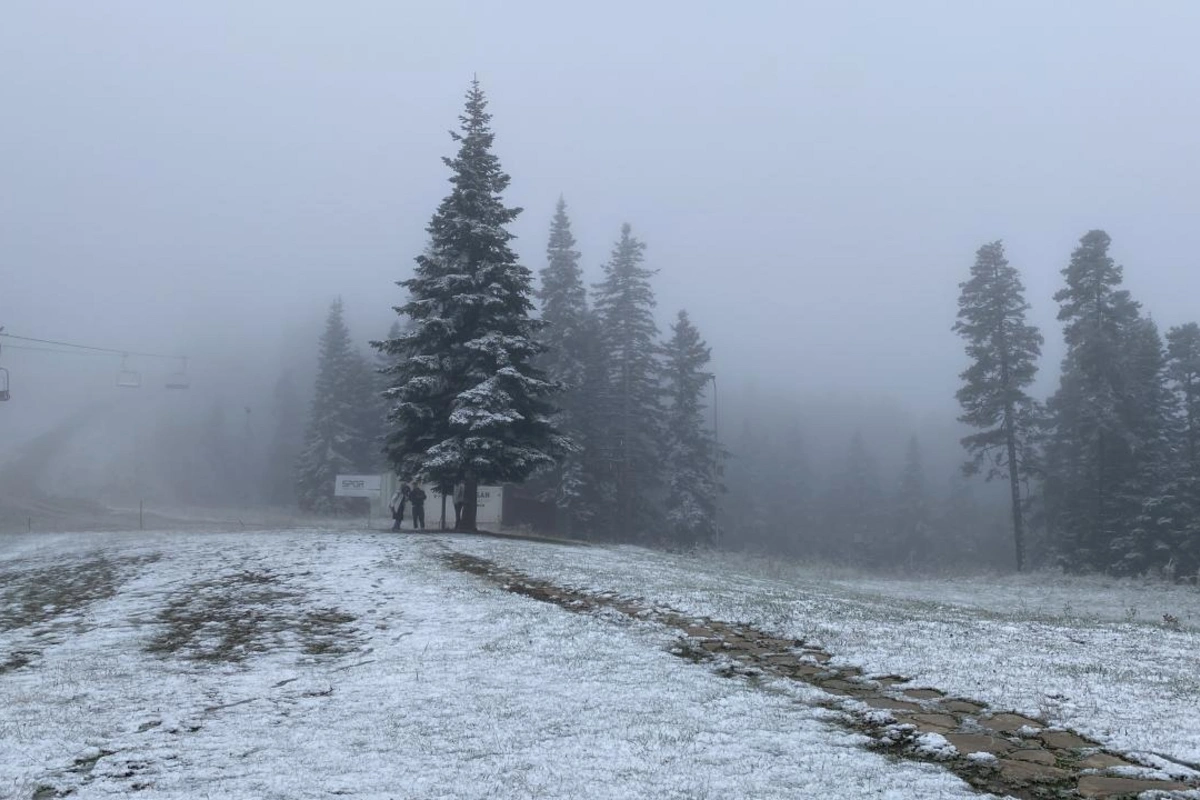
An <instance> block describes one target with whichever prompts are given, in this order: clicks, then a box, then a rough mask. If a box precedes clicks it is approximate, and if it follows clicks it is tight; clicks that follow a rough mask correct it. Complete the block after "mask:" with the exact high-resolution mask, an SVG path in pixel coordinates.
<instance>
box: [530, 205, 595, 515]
mask: <svg viewBox="0 0 1200 800" xmlns="http://www.w3.org/2000/svg"><path fill="white" fill-rule="evenodd" d="M579 255H580V254H579V251H578V250H576V249H575V237H574V236H573V235H572V233H571V220H570V218H569V217H568V216H567V204H566V201H564V200H563V199H562V198H561V197H560V198H559V199H558V205H557V207H556V208H555V213H554V219H553V220H552V221H551V224H550V238H549V241H548V243H547V246H546V266H545V267H544V268H543V269H542V271H541V279H542V287H541V291H540V292H539V293H538V296H539V298H540V300H541V303H542V309H541V310H542V317H541V318H542V323H543V324H544V325H545V327H544V328H543V330H542V331H541V336H540V339H541V341H542V343H543V346H544V348H545V351H544V352H543V354H542V356H541V358H540V359H539V364H540V366H541V367H542V368H543V369H544V370H545V371H546V376H547V378H548V379H550V380H551V381H554V382H556V383H557V384H558V385H560V386H561V387H562V389H563V393H562V396H561V397H560V400H559V406H560V411H559V413H558V414H557V415H556V416H555V419H554V422H555V424H556V425H557V426H558V428H559V429H560V430H561V431H562V432H563V433H565V434H566V435H568V436H569V437H570V438H571V440H572V441H573V442H575V444H576V449H575V450H573V451H571V452H569V453H567V454H566V456H565V457H564V458H563V459H562V460H561V461H560V463H558V464H557V465H556V466H555V468H554V469H553V470H551V472H550V475H549V478H550V481H551V487H552V488H551V490H550V492H549V494H550V495H551V496H552V497H553V498H554V503H555V505H556V506H557V507H558V508H559V510H560V512H561V514H562V517H563V519H564V521H565V527H566V532H567V533H568V535H576V534H578V533H580V532H582V531H585V530H587V529H588V528H589V527H590V526H591V524H592V521H593V520H594V519H595V518H596V516H597V514H598V512H599V505H600V498H599V495H598V491H599V483H600V482H601V481H602V475H601V473H600V472H599V470H598V466H599V464H598V461H597V459H596V458H595V445H596V440H597V438H598V431H597V430H596V422H597V420H596V414H595V409H596V398H597V397H598V396H601V395H602V394H603V385H602V383H601V381H602V378H603V367H602V365H596V364H595V363H594V361H595V359H596V358H597V357H598V355H599V353H598V348H597V347H596V344H597V342H596V337H597V334H598V331H597V326H596V324H595V321H594V319H593V316H592V314H591V311H590V310H589V309H588V302H587V289H586V288H585V286H584V283H583V270H582V269H580V267H579Z"/></svg>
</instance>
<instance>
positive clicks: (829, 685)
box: [820, 678, 868, 694]
mask: <svg viewBox="0 0 1200 800" xmlns="http://www.w3.org/2000/svg"><path fill="white" fill-rule="evenodd" d="M820 686H821V688H822V689H836V690H837V691H839V692H846V693H847V694H854V693H861V692H864V691H868V689H867V687H865V686H863V685H862V684H860V683H851V682H850V681H843V680H839V679H838V678H833V679H831V680H827V681H821V684H820Z"/></svg>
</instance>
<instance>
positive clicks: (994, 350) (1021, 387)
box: [954, 241, 1042, 571]
mask: <svg viewBox="0 0 1200 800" xmlns="http://www.w3.org/2000/svg"><path fill="white" fill-rule="evenodd" d="M959 286H960V288H961V290H962V293H961V294H960V295H959V299H958V321H957V322H956V323H955V325H954V331H955V332H956V333H958V334H959V335H960V336H962V337H963V339H965V340H966V350H967V356H968V357H969V358H970V359H971V365H970V366H969V367H967V369H966V370H965V371H964V372H963V373H962V374H961V376H960V377H961V378H962V379H963V386H962V388H961V389H959V390H958V395H957V397H958V402H959V403H960V404H961V405H962V409H963V413H962V416H960V417H959V421H960V422H964V423H966V424H967V425H970V426H971V427H973V428H978V429H980V430H979V432H978V433H973V434H971V435H970V436H967V437H965V438H963V440H962V444H963V447H965V448H966V449H967V451H968V452H969V453H970V454H971V456H972V458H971V461H969V462H968V463H967V465H966V468H967V472H968V473H969V474H972V473H977V472H980V471H983V470H985V466H986V471H985V475H986V477H987V479H988V480H991V479H992V478H1004V479H1007V480H1008V486H1009V497H1010V507H1011V513H1012V528H1013V544H1014V549H1015V552H1016V563H1017V571H1020V570H1022V569H1024V567H1025V524H1024V514H1023V509H1022V498H1021V485H1022V483H1023V482H1025V481H1027V480H1028V478H1029V476H1030V474H1031V472H1032V466H1033V464H1032V462H1033V458H1032V453H1031V450H1032V449H1033V442H1034V439H1035V438H1036V432H1037V419H1036V418H1037V415H1036V413H1035V404H1034V401H1033V399H1032V398H1031V397H1030V396H1029V393H1028V391H1027V389H1028V388H1029V386H1030V384H1032V383H1033V379H1034V376H1035V375H1036V374H1037V360H1038V357H1039V356H1040V355H1041V352H1042V350H1041V347H1042V335H1041V334H1040V333H1039V332H1038V330H1037V328H1036V327H1034V326H1033V325H1030V324H1029V323H1027V322H1026V321H1025V312H1026V311H1028V310H1029V304H1028V303H1027V302H1025V287H1024V286H1023V285H1022V284H1021V276H1020V274H1018V272H1017V270H1016V269H1014V268H1013V267H1012V266H1010V265H1009V263H1008V259H1006V258H1005V257H1004V245H1003V243H1001V242H1000V241H995V242H990V243H989V244H985V245H984V246H983V247H980V248H979V250H978V252H977V253H976V254H975V264H974V265H973V266H972V267H971V277H970V279H969V280H967V281H966V282H964V283H962V284H960V285H959Z"/></svg>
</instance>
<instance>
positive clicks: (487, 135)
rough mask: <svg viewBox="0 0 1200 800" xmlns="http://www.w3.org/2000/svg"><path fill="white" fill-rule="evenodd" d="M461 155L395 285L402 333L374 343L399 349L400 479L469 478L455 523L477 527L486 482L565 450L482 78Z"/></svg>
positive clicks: (395, 437)
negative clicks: (418, 250) (410, 264)
mask: <svg viewBox="0 0 1200 800" xmlns="http://www.w3.org/2000/svg"><path fill="white" fill-rule="evenodd" d="M459 119H460V122H461V128H460V132H457V133H456V132H451V134H450V135H451V137H452V138H453V139H454V141H455V142H457V143H458V145H459V148H458V153H457V154H456V155H455V156H454V157H453V158H445V159H443V161H444V162H445V164H446V166H448V167H449V168H450V170H451V172H452V173H453V174H452V175H451V177H450V183H451V186H452V189H451V191H450V194H448V195H447V196H446V198H445V199H444V200H442V202H441V204H440V205H439V206H438V209H437V211H436V212H435V213H434V215H433V218H432V219H431V220H430V222H429V226H428V228H427V229H426V230H427V231H428V232H429V237H430V241H429V245H428V247H427V248H426V251H425V252H424V253H423V254H422V255H420V256H418V257H417V259H416V261H417V268H416V270H415V273H414V275H413V277H412V278H409V279H408V280H404V281H401V282H400V285H401V286H403V287H404V288H406V289H407V290H408V293H409V297H408V302H407V303H405V304H404V305H403V306H400V307H398V308H397V309H396V311H397V312H398V313H400V314H402V315H404V316H406V317H408V318H409V319H410V320H411V323H412V327H411V329H410V330H409V331H407V332H405V333H403V334H401V335H400V336H398V337H396V338H393V339H388V340H387V341H385V342H379V343H376V346H377V347H379V348H380V349H381V350H383V351H384V352H385V353H388V354H389V355H393V356H396V357H398V358H399V357H402V360H399V361H398V363H397V364H396V365H395V366H394V367H391V368H389V369H390V370H391V372H390V373H389V374H390V375H391V378H392V380H391V386H390V388H389V389H388V390H387V391H386V396H387V399H388V400H389V403H390V406H391V407H390V410H389V412H388V421H389V424H390V430H389V432H388V435H387V440H386V451H387V454H388V457H389V460H390V461H391V463H392V464H393V465H394V466H395V467H396V468H397V470H398V471H399V472H400V473H401V474H402V475H403V476H406V477H420V478H424V479H427V480H430V481H432V482H434V483H436V484H439V485H442V486H447V485H453V484H456V483H458V482H462V483H463V484H464V485H465V490H466V494H465V498H466V506H465V508H464V509H463V517H462V521H461V523H460V527H461V528H463V529H464V530H474V529H475V511H476V498H477V487H478V484H479V483H481V482H484V483H488V482H508V481H514V482H519V481H523V480H525V478H526V477H527V476H528V475H529V474H530V473H531V472H533V471H534V470H535V469H538V468H542V467H546V466H549V465H551V464H553V462H554V460H555V459H556V458H557V457H558V456H559V455H560V454H561V453H562V452H563V451H564V450H567V449H569V447H570V443H569V441H568V440H567V439H566V438H565V437H563V436H561V435H560V434H559V433H558V432H557V430H556V429H555V427H554V425H553V423H552V421H551V415H552V414H553V413H554V412H555V410H556V409H555V407H554V405H553V404H552V403H551V402H550V398H551V397H552V395H553V394H554V393H555V391H556V388H557V387H556V386H555V384H553V383H552V382H550V381H547V380H546V379H545V377H544V375H543V373H542V372H541V370H539V369H537V368H535V367H534V366H533V360H534V358H535V357H536V356H537V355H538V354H539V353H541V351H542V345H541V344H540V343H539V342H538V341H537V340H536V338H535V334H536V332H537V328H538V325H537V323H536V321H535V320H533V319H531V318H530V315H529V312H530V311H531V310H532V308H533V303H532V301H531V296H532V294H533V289H532V285H531V273H530V271H529V270H528V269H527V268H526V267H524V266H522V265H521V264H520V263H518V261H517V257H516V254H515V253H513V251H512V248H511V247H510V245H509V243H510V242H511V241H512V238H513V234H511V233H510V232H509V231H508V230H507V227H506V226H507V225H508V224H509V223H511V222H512V221H513V220H514V219H515V218H516V217H517V215H518V214H519V213H520V211H521V209H519V208H509V207H507V206H505V205H504V202H503V199H502V197H501V194H502V193H503V192H504V190H505V189H506V188H507V187H508V184H509V176H508V175H507V174H505V172H504V170H503V169H501V167H500V161H499V159H498V158H497V157H496V155H495V154H494V153H493V152H492V144H493V141H494V139H495V134H493V132H492V130H491V127H490V121H491V115H490V114H488V113H487V99H486V98H485V96H484V93H483V90H482V89H480V88H479V83H478V81H475V82H472V84H471V88H470V90H469V91H468V92H467V96H466V109H465V111H464V113H463V114H462V116H461V117H460V118H459Z"/></svg>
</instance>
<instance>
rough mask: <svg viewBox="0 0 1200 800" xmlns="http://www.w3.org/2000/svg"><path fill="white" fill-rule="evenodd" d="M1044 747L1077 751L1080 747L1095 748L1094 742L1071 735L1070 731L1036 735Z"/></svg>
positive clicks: (1043, 732) (1047, 732)
mask: <svg viewBox="0 0 1200 800" xmlns="http://www.w3.org/2000/svg"><path fill="white" fill-rule="evenodd" d="M1038 738H1039V739H1041V740H1042V741H1043V742H1044V743H1045V744H1046V747H1053V748H1056V749H1058V750H1077V749H1079V748H1082V747H1095V746H1096V743H1095V742H1089V741H1088V740H1087V739H1084V738H1083V737H1082V736H1079V735H1077V734H1074V733H1071V732H1070V731H1042V732H1041V733H1040V734H1038Z"/></svg>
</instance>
